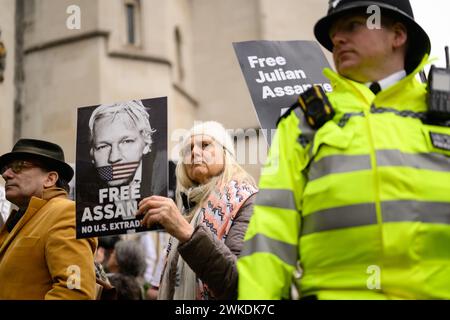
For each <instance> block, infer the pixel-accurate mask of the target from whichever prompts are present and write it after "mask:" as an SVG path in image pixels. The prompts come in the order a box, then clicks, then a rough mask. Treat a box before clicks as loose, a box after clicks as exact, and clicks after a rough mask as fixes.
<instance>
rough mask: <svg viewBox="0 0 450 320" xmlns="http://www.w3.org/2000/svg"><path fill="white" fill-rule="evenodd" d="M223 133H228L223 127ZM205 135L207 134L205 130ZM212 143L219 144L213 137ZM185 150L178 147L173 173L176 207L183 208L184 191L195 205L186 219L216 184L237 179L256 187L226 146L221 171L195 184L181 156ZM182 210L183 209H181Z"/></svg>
mask: <svg viewBox="0 0 450 320" xmlns="http://www.w3.org/2000/svg"><path fill="white" fill-rule="evenodd" d="M221 130H223V134H224V135H225V134H229V133H228V132H226V130H225V129H224V128H223V129H221ZM205 135H208V133H207V132H205ZM211 138H212V139H213V143H216V144H218V145H221V144H220V143H219V142H217V141H216V140H215V139H214V138H213V137H211ZM185 140H186V141H187V143H190V140H189V139H185ZM183 150H186V146H182V148H181V149H180V160H179V161H178V163H177V166H176V168H175V175H176V178H177V186H176V194H175V196H176V202H177V206H178V208H179V209H180V210H181V211H182V210H183V201H182V197H181V194H182V193H184V194H185V195H186V196H187V197H188V200H189V201H192V202H195V203H196V206H195V207H194V208H193V209H192V210H191V211H190V212H188V213H187V214H186V215H185V217H186V219H187V220H188V221H190V220H191V219H192V217H193V216H194V214H195V212H196V210H197V209H198V208H199V207H200V206H201V205H202V204H203V201H205V199H206V198H207V197H208V196H209V194H210V193H211V192H212V191H213V190H214V189H215V188H216V186H217V185H220V184H223V183H228V182H230V181H231V180H233V179H234V180H237V181H238V182H239V183H246V184H248V185H251V186H253V187H256V182H255V180H254V179H253V177H252V176H251V175H250V174H249V173H248V172H247V171H245V169H244V168H242V167H241V166H240V165H239V163H238V162H237V160H236V157H235V155H233V154H231V153H230V152H229V151H228V150H227V149H226V148H224V149H223V150H224V159H223V163H224V168H223V170H222V172H220V173H219V174H218V175H217V176H216V177H212V178H211V179H210V180H209V181H207V182H206V183H205V184H200V185H199V184H197V183H196V182H195V181H192V180H191V179H190V178H189V176H188V174H187V171H186V164H185V163H184V162H185V161H184V159H183V157H184V156H185V154H184V151H183ZM182 212H183V211H182Z"/></svg>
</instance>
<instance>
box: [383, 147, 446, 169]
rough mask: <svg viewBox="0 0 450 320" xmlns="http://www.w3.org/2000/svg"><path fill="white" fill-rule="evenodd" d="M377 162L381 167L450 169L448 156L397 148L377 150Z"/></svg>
mask: <svg viewBox="0 0 450 320" xmlns="http://www.w3.org/2000/svg"><path fill="white" fill-rule="evenodd" d="M377 163H378V165H379V166H383V167H391V166H392V167H395V166H401V167H413V168H416V169H428V170H434V171H450V157H448V156H446V155H443V154H439V153H414V154H413V153H403V152H400V151H399V150H380V151H377Z"/></svg>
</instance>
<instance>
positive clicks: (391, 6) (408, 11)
mask: <svg viewBox="0 0 450 320" xmlns="http://www.w3.org/2000/svg"><path fill="white" fill-rule="evenodd" d="M371 5H377V6H379V7H380V9H381V13H382V14H386V15H388V16H390V17H392V18H394V19H398V20H399V21H400V22H402V23H403V24H404V25H405V26H406V28H407V30H408V51H407V53H406V59H405V70H406V72H407V73H410V72H412V71H413V70H414V69H415V68H416V67H417V66H418V65H419V64H420V62H421V61H422V59H423V57H424V55H425V54H429V53H430V50H431V43H430V38H429V37H428V35H427V33H426V32H425V31H424V30H423V29H422V27H420V26H419V25H418V24H417V22H415V21H414V14H413V11H412V8H411V4H410V2H409V0H377V1H359V0H330V1H329V8H328V13H327V15H326V16H325V17H323V18H322V19H320V20H319V21H318V22H317V23H316V25H315V27H314V35H315V36H316V39H317V41H319V42H320V44H321V45H322V46H324V47H325V48H326V49H327V50H329V51H332V50H333V43H332V41H331V39H330V35H329V31H330V28H331V25H332V23H333V22H334V21H335V20H336V18H338V17H340V16H342V15H343V14H347V13H350V12H352V11H356V12H361V11H363V12H366V10H367V8H368V7H369V6H371ZM368 15H369V14H368Z"/></svg>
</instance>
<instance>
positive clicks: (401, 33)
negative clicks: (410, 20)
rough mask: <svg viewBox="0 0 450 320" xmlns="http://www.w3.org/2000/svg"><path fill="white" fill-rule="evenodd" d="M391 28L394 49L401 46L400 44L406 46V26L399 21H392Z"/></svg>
mask: <svg viewBox="0 0 450 320" xmlns="http://www.w3.org/2000/svg"><path fill="white" fill-rule="evenodd" d="M391 30H392V31H393V33H394V40H393V42H392V46H393V47H394V49H397V48H401V47H402V46H405V47H406V43H407V41H408V31H407V29H406V26H405V25H404V24H403V23H401V22H394V23H393V24H392V26H391Z"/></svg>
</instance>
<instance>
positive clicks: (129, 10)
mask: <svg viewBox="0 0 450 320" xmlns="http://www.w3.org/2000/svg"><path fill="white" fill-rule="evenodd" d="M126 15H127V42H128V43H129V44H135V43H136V22H135V21H136V8H135V5H134V4H132V3H127V4H126Z"/></svg>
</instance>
